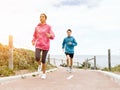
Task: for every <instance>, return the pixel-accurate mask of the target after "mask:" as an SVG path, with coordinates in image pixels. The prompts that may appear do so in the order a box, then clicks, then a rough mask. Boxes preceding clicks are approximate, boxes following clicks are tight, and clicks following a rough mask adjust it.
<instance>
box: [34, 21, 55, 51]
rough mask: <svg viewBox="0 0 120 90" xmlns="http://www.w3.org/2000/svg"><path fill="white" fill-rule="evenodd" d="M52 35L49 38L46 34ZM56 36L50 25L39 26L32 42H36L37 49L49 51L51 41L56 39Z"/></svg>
mask: <svg viewBox="0 0 120 90" xmlns="http://www.w3.org/2000/svg"><path fill="white" fill-rule="evenodd" d="M47 33H48V34H50V37H48V36H47V35H46V34H47ZM54 37H55V35H54V33H53V31H52V30H51V27H50V26H49V25H48V24H44V25H43V24H40V23H39V24H38V25H37V27H36V28H35V31H34V34H33V40H32V42H35V47H36V48H39V49H42V50H49V48H50V39H54Z"/></svg>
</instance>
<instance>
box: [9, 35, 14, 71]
mask: <svg viewBox="0 0 120 90" xmlns="http://www.w3.org/2000/svg"><path fill="white" fill-rule="evenodd" d="M9 52H10V56H9V68H10V69H12V70H13V36H12V35H9Z"/></svg>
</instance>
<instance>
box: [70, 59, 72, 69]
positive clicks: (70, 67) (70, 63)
mask: <svg viewBox="0 0 120 90" xmlns="http://www.w3.org/2000/svg"><path fill="white" fill-rule="evenodd" d="M72 66H73V59H72V58H70V68H72Z"/></svg>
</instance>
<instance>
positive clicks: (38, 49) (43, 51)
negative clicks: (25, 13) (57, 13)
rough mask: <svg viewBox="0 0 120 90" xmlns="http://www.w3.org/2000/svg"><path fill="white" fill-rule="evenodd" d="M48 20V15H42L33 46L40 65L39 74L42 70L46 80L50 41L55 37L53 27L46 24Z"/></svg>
mask: <svg viewBox="0 0 120 90" xmlns="http://www.w3.org/2000/svg"><path fill="white" fill-rule="evenodd" d="M46 20H47V16H46V14H44V13H42V14H41V15H40V23H39V24H38V25H37V26H36V28H35V31H34V34H33V40H32V44H33V45H35V58H36V61H37V62H38V64H39V65H38V72H39V74H40V71H41V68H42V71H43V74H42V76H41V78H42V79H45V78H46V73H45V71H46V56H47V53H48V51H49V48H50V39H54V37H55V35H54V33H53V31H52V30H51V27H50V26H49V25H48V24H46ZM40 55H41V57H42V58H41V57H40Z"/></svg>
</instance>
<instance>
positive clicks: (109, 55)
mask: <svg viewBox="0 0 120 90" xmlns="http://www.w3.org/2000/svg"><path fill="white" fill-rule="evenodd" d="M108 69H109V71H111V53H110V49H108Z"/></svg>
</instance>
